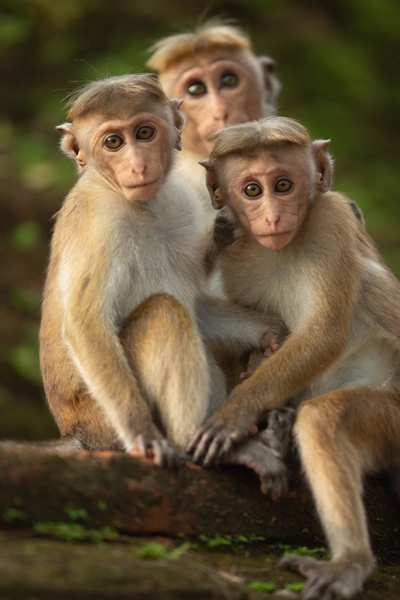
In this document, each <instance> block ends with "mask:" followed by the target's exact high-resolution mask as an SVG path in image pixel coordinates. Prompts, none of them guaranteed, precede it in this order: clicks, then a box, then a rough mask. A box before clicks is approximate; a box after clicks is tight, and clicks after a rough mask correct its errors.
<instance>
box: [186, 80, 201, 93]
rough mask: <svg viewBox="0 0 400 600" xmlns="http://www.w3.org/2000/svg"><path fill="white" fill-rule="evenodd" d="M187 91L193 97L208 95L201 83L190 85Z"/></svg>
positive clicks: (196, 82)
mask: <svg viewBox="0 0 400 600" xmlns="http://www.w3.org/2000/svg"><path fill="white" fill-rule="evenodd" d="M187 91H188V94H190V95H191V96H200V95H201V94H205V93H206V86H205V85H204V83H203V82H201V81H195V82H194V83H192V84H191V85H189V87H188V89H187Z"/></svg>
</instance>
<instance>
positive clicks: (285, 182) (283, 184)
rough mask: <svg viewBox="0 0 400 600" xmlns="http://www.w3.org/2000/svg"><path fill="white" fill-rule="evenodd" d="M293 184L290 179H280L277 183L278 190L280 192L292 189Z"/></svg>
mask: <svg viewBox="0 0 400 600" xmlns="http://www.w3.org/2000/svg"><path fill="white" fill-rule="evenodd" d="M291 186H292V184H291V182H290V181H289V179H281V180H280V181H278V184H277V190H278V191H279V192H287V191H288V190H290V188H291Z"/></svg>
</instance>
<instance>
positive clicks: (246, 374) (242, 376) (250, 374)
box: [239, 371, 254, 381]
mask: <svg viewBox="0 0 400 600" xmlns="http://www.w3.org/2000/svg"><path fill="white" fill-rule="evenodd" d="M253 373H254V371H252V372H251V373H250V372H248V371H243V373H240V375H239V379H240V381H244V380H245V379H248V378H249V377H251V376H252V375H253Z"/></svg>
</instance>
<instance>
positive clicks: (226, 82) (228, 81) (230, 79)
mask: <svg viewBox="0 0 400 600" xmlns="http://www.w3.org/2000/svg"><path fill="white" fill-rule="evenodd" d="M238 81H239V78H238V76H237V75H235V73H223V75H222V77H221V87H235V86H236V85H237V83H238Z"/></svg>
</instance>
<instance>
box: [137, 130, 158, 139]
mask: <svg viewBox="0 0 400 600" xmlns="http://www.w3.org/2000/svg"><path fill="white" fill-rule="evenodd" d="M153 132H154V129H152V127H140V129H138V132H137V137H138V138H139V139H141V140H148V139H149V138H151V136H152V135H153Z"/></svg>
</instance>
